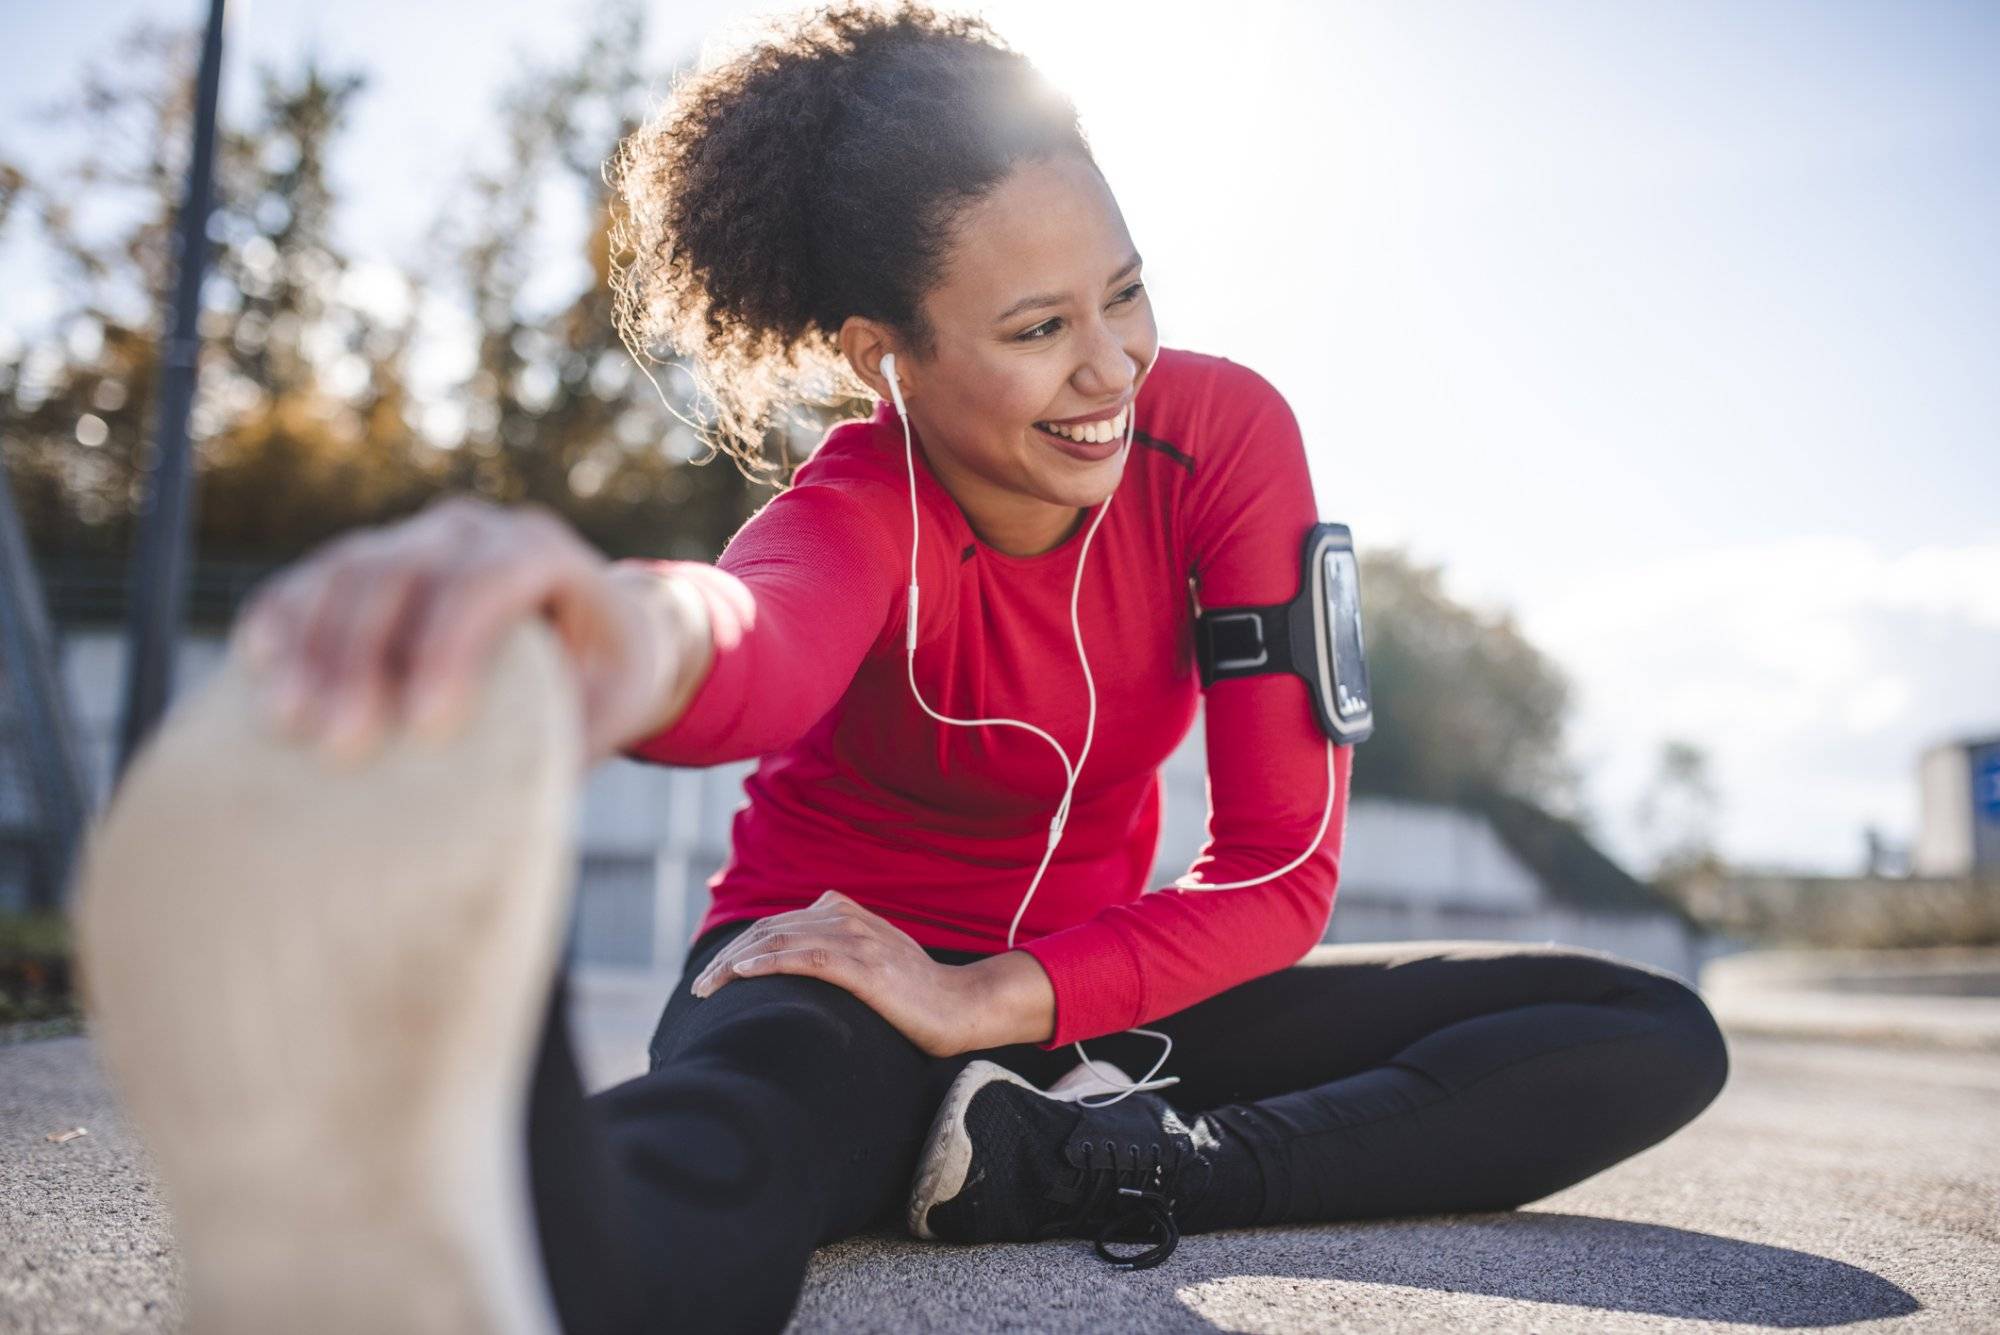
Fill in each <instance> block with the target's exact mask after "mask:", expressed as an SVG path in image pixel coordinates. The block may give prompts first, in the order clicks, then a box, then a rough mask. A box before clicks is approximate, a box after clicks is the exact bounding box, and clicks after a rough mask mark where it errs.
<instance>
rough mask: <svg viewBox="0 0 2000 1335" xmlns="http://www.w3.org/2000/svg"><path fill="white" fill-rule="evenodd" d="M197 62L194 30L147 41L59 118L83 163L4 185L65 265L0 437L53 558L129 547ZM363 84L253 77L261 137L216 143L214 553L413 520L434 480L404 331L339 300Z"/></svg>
mask: <svg viewBox="0 0 2000 1335" xmlns="http://www.w3.org/2000/svg"><path fill="white" fill-rule="evenodd" d="M195 55H196V39H195V35H194V34H192V33H177V32H171V31H167V30H164V29H161V28H158V27H155V26H152V25H143V24H142V25H141V26H139V27H138V28H136V29H134V30H133V32H132V33H131V34H130V35H129V36H128V37H126V38H125V39H124V40H123V41H122V42H121V43H120V44H119V49H118V53H117V57H116V59H115V60H114V61H113V62H111V65H110V67H109V72H107V70H106V69H105V68H103V67H99V66H96V65H93V66H91V67H90V68H89V70H88V71H87V72H86V75H85V78H84V80H83V82H82V85H81V87H80V89H79V91H78V93H77V94H76V95H75V96H74V97H73V98H71V99H70V100H69V101H68V102H66V103H64V104H62V105H60V106H58V107H57V108H55V109H53V110H52V111H51V112H50V113H48V116H47V119H48V120H49V121H50V122H51V123H52V124H53V125H54V127H55V128H56V129H58V130H59V131H63V130H66V131H68V132H70V134H71V136H72V137H73V138H74V139H75V140H76V142H77V143H78V144H79V146H80V149H79V154H78V156H77V158H76V159H75V160H74V161H73V162H71V163H70V164H69V165H67V166H66V167H64V168H63V169H61V170H59V171H57V172H55V173H54V174H53V175H52V178H51V180H50V181H49V182H47V183H46V184H44V183H41V182H36V181H33V180H30V179H29V178H28V177H27V176H26V174H25V173H23V172H21V171H20V170H19V169H18V168H13V169H8V170H7V171H6V172H4V173H0V174H4V175H11V177H12V178H13V179H15V180H16V181H18V183H19V184H18V185H17V187H16V188H15V190H14V192H13V193H15V194H17V195H18V196H19V197H20V198H21V199H23V200H24V201H25V202H26V203H27V204H28V205H29V206H30V208H31V209H32V211H33V212H34V214H35V217H36V221H37V222H38V224H39V227H40V234H41V239H42V241H43V242H44V244H45V245H46V246H47V247H48V249H49V250H50V251H51V252H52V253H53V254H54V255H56V256H57V257H59V259H60V261H61V268H60V271H59V275H58V276H59V281H60V283H61V288H62V295H63V301H64V305H63V309H62V310H61V311H60V313H59V314H58V316H57V318H56V320H55V321H54V322H53V325H52V329H51V331H50V332H49V333H47V334H46V335H44V336H43V337H41V338H40V339H39V340H38V341H30V342H27V343H25V344H24V345H23V347H22V349H21V351H20V353H19V355H18V356H16V357H15V358H14V359H13V360H12V361H11V362H10V363H6V364H0V434H4V437H5V440H6V444H7V451H8V464H9V467H10V468H11V469H12V470H13V476H14V478H15V480H16V486H17V487H18V488H19V489H20V490H21V492H22V494H23V508H24V510H25V511H26V514H25V516H24V519H25V522H26V523H27V525H28V528H29V531H30V533H31V535H32V536H33V537H34V538H35V540H36V545H37V546H38V547H39V548H41V549H42V550H44V551H53V552H63V553H66V554H87V555H103V556H111V555H117V554H121V553H123V552H125V551H127V550H129V546H130V543H131V527H132V520H133V516H134V514H135V513H136V510H137V506H138V504H139V501H140V498H141V495H142V489H143V487H144V486H145V472H146V470H147V469H148V468H149V467H150V464H151V458H150V448H151V447H150V442H149V441H148V440H147V435H148V433H149V432H150V430H151V429H152V426H153V422H152V412H151V397H152V393H153V388H154V381H155V379H156V376H157V370H158V364H157V349H156V347H155V342H154V340H155V331H156V330H157V328H158V321H159V319H160V315H161V312H162V310H163V301H164V293H165V290H166V286H167V284H168V283H169V282H170V281H171V279H172V265H171V261H170V256H171V246H172V237H171V228H172V223H173V217H174V212H175V210H176V209H177V208H178V206H179V202H180V192H181V188H182V177H183V170H184V161H185V154H186V151H187V144H188V119H189V117H190V115H191V114H192V103H191V89H192V79H193V71H194V62H195ZM362 82H363V81H362V80H361V78H360V77H359V76H357V75H353V74H328V73H326V72H324V71H322V70H321V69H319V68H318V67H317V66H316V65H314V64H312V63H310V62H308V63H307V64H306V65H305V66H304V67H303V68H302V69H301V70H299V71H298V72H297V73H296V74H294V75H291V76H280V75H277V74H274V73H272V72H271V71H269V70H265V71H261V72H260V88H259V96H258V99H257V103H256V109H255V111H254V112H253V113H252V118H251V122H250V124H249V125H248V126H247V127H243V128H232V127H224V128H223V129H222V131H221V137H220V142H219V149H218V155H217V163H216V182H215V212H214V214H213V215H212V217H211V219H210V224H209V238H210V242H211V244H212V245H213V247H214V253H213V255H212V258H211V266H212V270H211V272H212V274H213V278H212V280H211V282H210V283H209V284H208V285H207V287H206V289H205V291H204V294H203V310H202V317H201V318H202V334H203V347H202V376H201V384H200V389H199V392H198V393H197V396H196V399H195V405H194V412H193V421H192V427H193V438H194V442H195V452H196V454H195V457H196V463H197V467H198V468H199V469H200V470H201V486H200V489H199V492H198V499H197V507H196V518H197V527H196V542H197V550H198V551H200V552H201V553H202V555H203V556H204V557H214V556H217V555H226V556H238V557H245V558H250V559H257V558H267V559H269V558H281V557H287V556H291V555H294V554H296V553H297V552H300V551H302V550H304V549H306V548H307V547H310V546H312V545H314V544H315V543H317V542H319V541H321V540H322V539H324V538H325V537H327V536H328V535H330V534H332V533H335V532H338V531H339V530H341V529H344V528H347V527H350V526H352V525H354V524H357V523H362V522H367V521H371V520H375V519H379V518H381V517H383V516H384V515H385V514H387V513H392V512H396V511H402V510H408V509H413V508H415V507H416V505H418V504H420V503H421V500H422V498H423V496H424V495H425V494H427V493H428V492H429V491H432V490H434V489H435V487H436V485H437V479H438V477H439V475H440V470H439V468H438V466H437V464H436V462H435V461H433V460H429V459H427V458H425V457H424V453H423V452H422V451H418V450H414V449H413V448H412V442H411V433H410V432H409V430H408V428H407V427H406V426H405V425H404V423H403V421H402V413H401V407H402V403H403V400H404V399H405V397H406V392H405V389H404V386H403V379H402V372H401V362H402V359H403V356H404V354H405V352H406V350H407V346H408V329H407V327H402V328H397V327H385V326H383V324H382V322H381V321H379V320H378V319H376V318H375V317H374V316H372V315H370V314H369V313H368V312H366V311H364V310H362V309H360V308H358V307H357V306H355V305H354V304H353V303H351V302H349V301H348V300H347V299H346V295H345V291H344V287H345V284H346V280H347V279H348V277H349V266H348V264H347V262H346V260H345V259H344V258H343V257H342V256H341V255H340V254H339V253H338V252H337V250H336V249H335V248H334V245H333V242H332V229H333V217H334V212H335V201H334V198H333V195H332V191H331V189H330V188H329V185H328V181H327V174H326V160H327V154H328V150H329V147H330V145H331V143H332V142H333V140H334V139H335V137H336V136H337V134H338V132H339V130H340V128H341V124H342V120H343V117H344V116H345V114H346V111H347V108H348V105H349V103H350V102H351V100H352V98H353V97H354V96H355V94H356V93H357V92H358V91H359V90H360V88H361V87H362ZM78 201H87V202H88V204H89V206H90V208H89V210H88V215H89V216H86V214H85V211H84V210H81V209H79V208H78V207H77V202H78Z"/></svg>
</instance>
